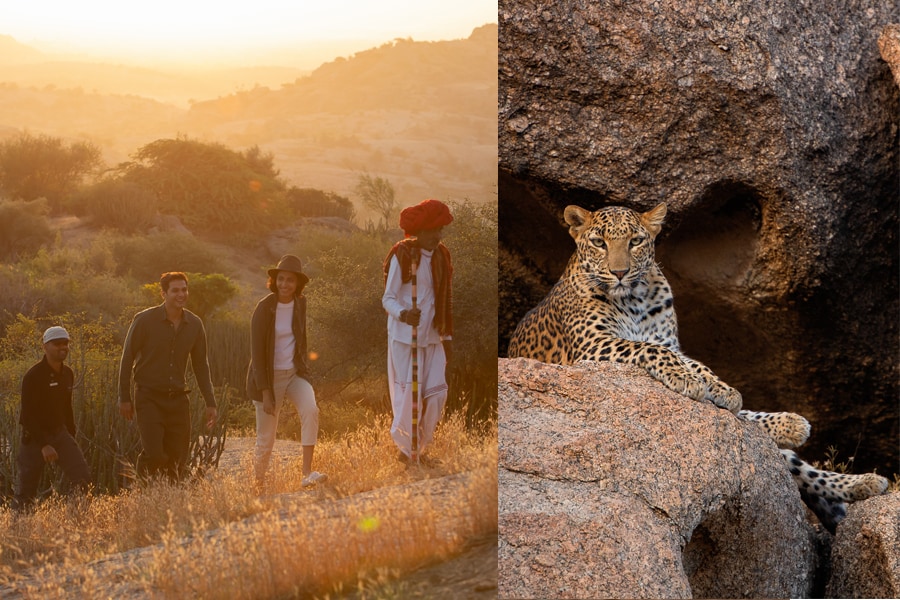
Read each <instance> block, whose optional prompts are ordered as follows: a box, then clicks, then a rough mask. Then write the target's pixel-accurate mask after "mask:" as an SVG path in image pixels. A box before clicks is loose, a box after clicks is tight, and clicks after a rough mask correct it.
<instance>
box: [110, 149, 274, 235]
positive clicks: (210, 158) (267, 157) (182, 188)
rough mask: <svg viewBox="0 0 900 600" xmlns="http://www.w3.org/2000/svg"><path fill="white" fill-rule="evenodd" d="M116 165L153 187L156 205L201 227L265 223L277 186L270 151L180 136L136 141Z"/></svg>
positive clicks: (229, 228)
mask: <svg viewBox="0 0 900 600" xmlns="http://www.w3.org/2000/svg"><path fill="white" fill-rule="evenodd" d="M133 158H134V159H135V160H134V161H132V162H128V163H125V164H122V165H120V166H119V168H118V170H119V173H120V175H121V177H122V178H123V179H124V180H125V181H128V182H131V183H135V184H137V185H139V186H141V187H143V188H144V189H147V190H151V191H153V192H154V193H155V194H156V196H157V198H158V199H159V208H160V210H161V211H162V212H165V213H167V214H173V215H177V216H178V217H179V218H180V219H181V220H182V222H183V223H184V224H185V225H186V226H188V227H189V228H192V229H196V230H202V231H219V232H234V231H242V232H253V231H259V230H261V229H262V228H263V227H264V226H265V225H266V223H267V217H268V213H269V208H270V206H271V205H272V204H273V201H274V200H276V199H278V198H279V197H280V196H281V195H282V193H283V191H284V184H283V183H282V182H281V181H280V180H279V179H278V170H277V169H275V166H274V158H273V155H272V154H271V153H262V152H261V151H260V150H259V148H258V147H255V146H254V147H253V148H250V149H249V150H247V151H245V152H235V151H234V150H231V149H229V148H227V147H225V146H223V145H222V144H216V143H205V142H200V141H197V140H190V139H187V138H184V137H179V138H176V139H160V140H156V141H155V142H151V143H149V144H147V145H146V146H143V147H141V148H140V149H139V150H138V151H137V153H135V154H134V156H133Z"/></svg>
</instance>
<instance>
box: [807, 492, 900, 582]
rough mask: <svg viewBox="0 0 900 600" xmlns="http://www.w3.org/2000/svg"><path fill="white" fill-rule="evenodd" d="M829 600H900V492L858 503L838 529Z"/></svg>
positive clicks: (832, 559)
mask: <svg viewBox="0 0 900 600" xmlns="http://www.w3.org/2000/svg"><path fill="white" fill-rule="evenodd" d="M825 596H826V597H827V598H900V493H896V492H895V493H893V494H888V495H886V496H877V497H875V498H870V499H868V500H866V501H865V502H858V503H856V504H853V505H852V506H851V507H850V510H849V512H848V513H847V518H846V519H844V521H842V522H841V525H840V527H838V530H837V535H836V536H835V538H834V545H833V546H832V549H831V579H830V581H829V582H828V587H827V588H826V591H825Z"/></svg>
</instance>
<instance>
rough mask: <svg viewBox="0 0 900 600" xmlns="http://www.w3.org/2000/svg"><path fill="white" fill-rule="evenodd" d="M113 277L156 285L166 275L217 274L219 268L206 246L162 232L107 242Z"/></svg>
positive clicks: (189, 238) (183, 235)
mask: <svg viewBox="0 0 900 600" xmlns="http://www.w3.org/2000/svg"><path fill="white" fill-rule="evenodd" d="M110 246H111V248H112V251H113V254H114V255H115V257H116V261H117V263H116V274H117V275H120V276H126V275H127V276H130V277H132V278H134V279H135V280H137V281H140V282H143V283H149V282H154V281H159V277H160V275H162V274H163V273H167V272H169V271H183V272H185V273H220V272H222V264H221V261H220V260H219V258H218V256H217V255H216V253H215V251H214V250H212V248H210V247H209V246H208V245H207V244H204V243H203V242H201V241H200V240H198V239H197V238H195V237H194V236H192V235H190V234H186V233H177V232H171V231H170V232H163V233H154V234H151V235H146V236H134V237H116V238H112V239H111V240H110Z"/></svg>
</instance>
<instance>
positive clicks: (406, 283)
mask: <svg viewBox="0 0 900 600" xmlns="http://www.w3.org/2000/svg"><path fill="white" fill-rule="evenodd" d="M452 221H453V215H451V214H450V209H449V208H448V207H447V205H446V204H444V203H443V202H440V201H438V200H424V201H422V202H420V203H419V204H416V205H415V206H410V207H408V208H405V209H403V211H401V212H400V227H401V228H402V229H403V231H404V233H405V234H406V239H404V240H402V241H400V242H397V243H396V244H394V247H393V248H391V251H390V252H389V253H388V255H387V258H385V260H384V267H383V268H384V276H385V286H384V295H383V296H382V298H381V304H382V306H383V307H384V309H385V311H387V313H388V384H389V386H390V395H391V408H392V409H393V413H394V420H393V422H392V423H391V437H392V438H393V440H394V443H395V444H397V446H398V447H399V448H400V453H401V458H402V459H404V460H408V459H409V457H410V454H411V448H412V435H411V431H412V406H413V395H412V370H413V365H412V351H413V340H412V329H413V327H415V328H416V333H417V335H416V359H417V363H418V369H417V381H418V388H419V396H420V397H421V399H422V400H421V402H418V410H419V415H418V418H417V420H418V424H419V431H418V433H417V438H418V448H417V450H418V451H419V452H421V451H422V450H423V449H424V448H425V447H426V446H427V445H428V444H429V443H430V442H431V441H432V439H433V438H434V430H435V428H436V427H437V423H438V421H439V420H440V418H441V414H442V413H443V411H444V405H445V404H446V402H447V377H446V368H447V363H448V362H449V360H450V359H451V357H452V354H453V343H452V339H453V314H452V285H451V284H452V279H453V266H452V264H451V262H450V251H449V250H448V249H447V247H446V246H445V245H444V244H442V243H441V236H442V234H443V228H444V227H445V226H447V225H449V224H450V223H451V222H452ZM413 265H415V273H416V282H417V285H416V292H417V293H416V308H415V309H413V308H412V272H413Z"/></svg>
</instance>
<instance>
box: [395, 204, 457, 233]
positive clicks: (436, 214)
mask: <svg viewBox="0 0 900 600" xmlns="http://www.w3.org/2000/svg"><path fill="white" fill-rule="evenodd" d="M452 221H453V215H451V214H450V209H449V208H447V205H446V204H444V203H443V202H441V201H440V200H422V201H421V202H419V203H418V204H416V205H415V206H410V207H408V208H404V209H403V210H402V211H400V229H402V230H403V231H404V233H406V235H415V234H416V233H418V232H420V231H422V230H425V229H437V228H438V227H444V226H445V225H449V224H450V223H451V222H452Z"/></svg>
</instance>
